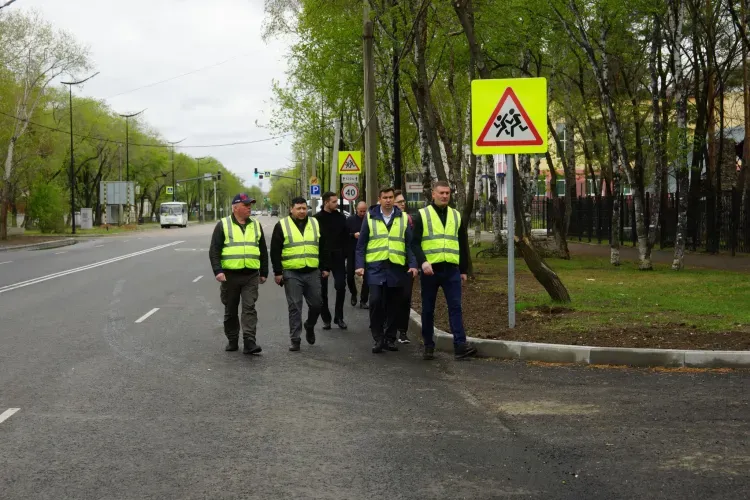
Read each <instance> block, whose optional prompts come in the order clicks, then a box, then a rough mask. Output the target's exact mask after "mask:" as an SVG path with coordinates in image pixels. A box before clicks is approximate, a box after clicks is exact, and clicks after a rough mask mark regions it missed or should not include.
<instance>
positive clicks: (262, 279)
mask: <svg viewBox="0 0 750 500" xmlns="http://www.w3.org/2000/svg"><path fill="white" fill-rule="evenodd" d="M265 282H266V278H265V276H261V277H260V284H261V285H262V284H263V283H265Z"/></svg>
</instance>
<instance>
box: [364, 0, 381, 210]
mask: <svg viewBox="0 0 750 500" xmlns="http://www.w3.org/2000/svg"><path fill="white" fill-rule="evenodd" d="M363 24H364V26H363V28H364V36H363V37H362V38H363V39H364V62H365V64H364V66H365V120H367V121H366V122H365V167H367V177H366V179H367V204H368V205H374V204H375V202H376V200H377V197H378V196H377V195H378V180H377V179H378V153H377V149H376V148H377V140H378V138H377V135H376V134H377V131H376V129H375V59H374V57H373V47H372V44H373V23H372V21H371V20H370V5H369V4H368V3H367V2H365V8H364V16H363Z"/></svg>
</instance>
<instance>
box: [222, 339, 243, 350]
mask: <svg viewBox="0 0 750 500" xmlns="http://www.w3.org/2000/svg"><path fill="white" fill-rule="evenodd" d="M239 348H240V341H239V340H230V341H229V342H227V346H226V347H225V348H224V350H225V351H236V350H238V349H239Z"/></svg>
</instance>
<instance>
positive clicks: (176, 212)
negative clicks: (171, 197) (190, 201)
mask: <svg viewBox="0 0 750 500" xmlns="http://www.w3.org/2000/svg"><path fill="white" fill-rule="evenodd" d="M159 223H160V224H161V227H163V228H165V227H171V226H179V227H187V223H188V209H187V203H185V202H182V201H170V202H167V203H162V204H161V205H159Z"/></svg>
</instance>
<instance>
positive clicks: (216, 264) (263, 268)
mask: <svg viewBox="0 0 750 500" xmlns="http://www.w3.org/2000/svg"><path fill="white" fill-rule="evenodd" d="M232 221H233V222H234V223H235V224H237V225H238V226H240V229H242V232H243V233H244V232H245V228H246V227H247V225H248V224H249V223H250V222H252V223H254V224H258V229H260V243H259V244H258V246H260V275H261V276H262V277H263V278H267V277H268V248H267V247H266V237H265V235H264V234H263V226H261V225H260V223H259V222H258V221H256V220H254V219H248V220H247V223H245V224H240V223H239V222H237V219H235V218H234V215H232ZM223 249H224V225H223V224H222V223H221V221H219V222H217V223H216V227H214V233H213V235H212V236H211V247H210V248H209V249H208V258H209V259H211V269H213V271H214V276H216V275H217V274H220V273H224V274H227V273H232V274H234V273H236V274H252V273H254V272H256V270H255V269H237V270H232V269H229V270H224V269H222V268H221V251H222V250H223Z"/></svg>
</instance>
